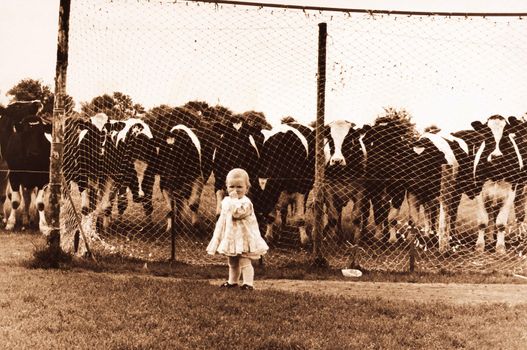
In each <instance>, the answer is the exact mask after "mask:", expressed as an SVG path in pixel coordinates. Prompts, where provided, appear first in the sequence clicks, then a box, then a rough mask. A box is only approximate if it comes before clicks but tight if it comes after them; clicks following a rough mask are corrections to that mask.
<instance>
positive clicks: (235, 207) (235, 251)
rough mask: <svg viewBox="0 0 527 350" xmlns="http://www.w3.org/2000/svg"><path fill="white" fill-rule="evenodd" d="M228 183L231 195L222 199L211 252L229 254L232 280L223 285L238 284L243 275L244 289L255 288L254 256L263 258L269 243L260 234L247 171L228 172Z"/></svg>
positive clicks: (209, 249) (233, 170) (210, 245)
mask: <svg viewBox="0 0 527 350" xmlns="http://www.w3.org/2000/svg"><path fill="white" fill-rule="evenodd" d="M226 185H227V192H228V193H229V195H228V196H227V197H225V198H224V199H223V200H222V202H221V213H220V216H219V218H218V222H217V223H216V227H215V228H214V233H213V234H212V239H211V241H210V243H209V245H208V246H207V253H209V254H211V255H214V254H216V253H219V254H223V255H226V256H227V257H228V265H229V280H228V281H226V282H225V283H223V284H222V285H221V287H223V288H233V287H237V286H238V280H239V279H240V275H241V276H242V277H243V285H242V286H241V289H245V290H253V289H254V287H253V280H254V269H253V266H252V263H251V259H259V258H260V256H262V255H263V254H265V253H266V252H267V250H268V249H269V246H268V245H267V243H265V241H264V239H263V238H262V236H261V235H260V229H259V228H258V222H257V221H256V216H255V214H254V210H253V205H252V203H251V200H250V199H249V198H247V196H246V194H247V191H248V190H249V187H250V183H249V175H248V174H247V172H246V171H245V170H243V169H239V168H236V169H232V170H231V171H230V172H229V173H228V174H227V179H226Z"/></svg>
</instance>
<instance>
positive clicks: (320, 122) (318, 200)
mask: <svg viewBox="0 0 527 350" xmlns="http://www.w3.org/2000/svg"><path fill="white" fill-rule="evenodd" d="M326 37H327V24H326V23H319V24H318V76H317V120H316V129H315V154H316V156H315V185H314V211H315V223H314V226H313V256H314V259H315V261H314V263H315V264H316V265H319V266H324V265H326V264H327V263H326V260H325V259H324V257H323V256H322V252H321V249H320V248H321V247H320V237H321V236H322V231H323V230H324V195H323V192H322V185H323V182H324V166H325V158H324V124H325V121H324V117H325V101H326Z"/></svg>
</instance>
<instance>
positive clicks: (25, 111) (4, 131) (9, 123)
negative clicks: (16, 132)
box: [0, 100, 43, 224]
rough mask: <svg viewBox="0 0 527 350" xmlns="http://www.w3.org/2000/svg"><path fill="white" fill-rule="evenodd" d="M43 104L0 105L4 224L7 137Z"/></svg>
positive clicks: (4, 217) (0, 184)
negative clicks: (18, 124)
mask: <svg viewBox="0 0 527 350" xmlns="http://www.w3.org/2000/svg"><path fill="white" fill-rule="evenodd" d="M42 108H43V105H42V103H41V102H40V101H38V100H35V101H16V102H13V103H10V104H9V105H7V106H6V107H2V106H0V149H1V152H0V207H1V208H2V210H1V211H0V215H2V221H3V223H4V224H5V223H6V221H7V213H6V211H5V209H6V206H5V205H4V204H5V201H6V197H7V196H6V194H7V191H8V190H9V191H10V186H9V176H8V174H9V169H8V165H7V162H6V150H7V144H8V141H9V138H10V137H11V136H12V135H13V128H14V125H15V124H16V123H18V122H19V121H21V120H22V119H24V118H25V117H26V116H28V115H36V114H37V113H38V112H39V111H41V110H42Z"/></svg>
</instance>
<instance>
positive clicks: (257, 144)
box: [212, 115, 264, 216]
mask: <svg viewBox="0 0 527 350" xmlns="http://www.w3.org/2000/svg"><path fill="white" fill-rule="evenodd" d="M261 130H262V128H261V127H260V126H258V125H254V124H252V123H249V122H248V121H247V120H245V119H244V118H243V117H242V116H241V115H237V116H233V117H232V118H228V120H223V121H220V122H216V123H214V125H213V127H212V132H213V133H214V135H215V138H216V139H217V140H218V141H217V144H216V148H215V149H214V155H213V163H212V172H213V174H214V192H215V195H216V216H219V214H220V211H221V207H220V206H221V201H222V199H223V197H224V196H225V179H226V177H227V173H228V172H229V171H230V170H232V169H234V168H242V169H244V170H245V171H247V173H248V174H249V178H250V182H251V188H250V189H249V193H248V196H249V198H251V199H252V200H253V201H254V199H255V198H256V197H257V196H258V194H259V191H260V190H259V184H258V175H257V167H258V160H259V158H260V149H261V147H262V144H263V140H264V136H263V134H262V133H261ZM254 205H255V211H256V212H258V213H260V212H261V210H260V209H259V208H258V204H257V203H256V202H255V203H254Z"/></svg>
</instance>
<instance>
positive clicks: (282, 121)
mask: <svg viewBox="0 0 527 350" xmlns="http://www.w3.org/2000/svg"><path fill="white" fill-rule="evenodd" d="M291 123H297V121H296V119H295V118H294V117H292V116H290V115H288V116H285V117H283V118H282V119H280V124H291Z"/></svg>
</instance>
